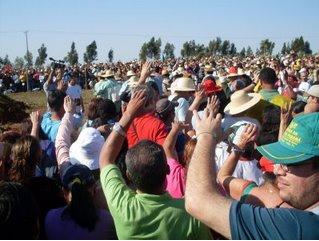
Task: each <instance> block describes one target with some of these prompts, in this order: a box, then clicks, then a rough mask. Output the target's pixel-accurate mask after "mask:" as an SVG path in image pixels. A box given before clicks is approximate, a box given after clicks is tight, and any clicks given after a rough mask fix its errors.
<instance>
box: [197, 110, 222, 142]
mask: <svg viewBox="0 0 319 241" xmlns="http://www.w3.org/2000/svg"><path fill="white" fill-rule="evenodd" d="M193 113H194V116H195V119H196V136H197V137H199V135H201V134H204V133H205V134H210V135H212V136H214V137H215V139H216V141H218V140H220V138H221V133H222V131H221V120H222V115H221V114H219V113H218V114H217V115H216V117H215V116H214V113H213V112H212V111H209V110H208V109H207V108H205V110H204V113H203V117H202V119H200V117H199V115H198V112H197V111H196V110H194V111H193Z"/></svg>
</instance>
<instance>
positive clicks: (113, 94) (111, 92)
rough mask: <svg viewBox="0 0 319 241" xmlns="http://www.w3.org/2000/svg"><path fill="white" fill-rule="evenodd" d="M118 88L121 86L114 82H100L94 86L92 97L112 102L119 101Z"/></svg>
mask: <svg viewBox="0 0 319 241" xmlns="http://www.w3.org/2000/svg"><path fill="white" fill-rule="evenodd" d="M120 88H121V84H119V83H118V82H117V81H116V80H113V79H106V80H102V81H99V82H97V83H96V84H95V85H94V95H95V96H96V97H101V98H104V99H109V100H112V101H113V102H114V101H116V100H118V99H119V91H120Z"/></svg>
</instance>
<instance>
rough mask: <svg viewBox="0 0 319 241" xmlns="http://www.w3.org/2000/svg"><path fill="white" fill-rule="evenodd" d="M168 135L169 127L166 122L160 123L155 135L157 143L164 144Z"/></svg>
mask: <svg viewBox="0 0 319 241" xmlns="http://www.w3.org/2000/svg"><path fill="white" fill-rule="evenodd" d="M166 137H167V129H166V127H165V124H164V123H159V124H158V128H157V131H156V136H155V139H156V143H157V144H159V145H161V146H162V145H163V143H164V141H165V139H166Z"/></svg>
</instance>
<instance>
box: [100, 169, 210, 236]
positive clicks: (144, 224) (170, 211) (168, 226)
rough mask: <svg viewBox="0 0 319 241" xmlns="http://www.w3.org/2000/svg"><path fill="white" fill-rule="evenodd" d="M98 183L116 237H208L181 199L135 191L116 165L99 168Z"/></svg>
mask: <svg viewBox="0 0 319 241" xmlns="http://www.w3.org/2000/svg"><path fill="white" fill-rule="evenodd" d="M101 184H102V188H103V191H104V195H105V197H106V200H107V203H108V206H109V210H110V212H111V214H112V216H113V219H114V223H115V227H116V232H117V235H118V238H119V239H211V238H212V237H211V234H210V231H209V229H208V228H207V227H206V226H205V225H203V224H202V223H201V222H199V221H198V220H196V219H195V218H193V217H191V216H190V215H189V214H188V213H186V211H185V208H184V200H183V199H172V198H171V197H170V196H169V195H168V194H164V195H152V194H146V193H136V192H134V191H133V190H131V189H130V188H128V187H127V186H126V185H125V183H124V181H123V178H122V176H121V172H120V170H119V169H118V167H117V166H116V165H113V164H111V165H108V166H106V167H105V168H103V169H102V171H101Z"/></svg>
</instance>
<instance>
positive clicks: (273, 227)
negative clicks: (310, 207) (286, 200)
mask: <svg viewBox="0 0 319 241" xmlns="http://www.w3.org/2000/svg"><path fill="white" fill-rule="evenodd" d="M229 219H230V230H231V237H232V239H319V216H318V215H316V214H314V213H312V212H307V211H301V210H297V209H290V208H262V207H255V206H253V205H250V204H243V203H241V202H237V201H234V202H233V203H232V205H231V208H230V213H229Z"/></svg>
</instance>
